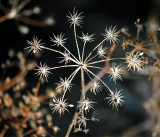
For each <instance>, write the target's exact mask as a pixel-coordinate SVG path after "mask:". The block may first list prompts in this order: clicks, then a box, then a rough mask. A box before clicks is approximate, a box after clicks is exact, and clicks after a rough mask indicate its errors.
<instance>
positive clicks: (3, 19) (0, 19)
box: [0, 14, 8, 23]
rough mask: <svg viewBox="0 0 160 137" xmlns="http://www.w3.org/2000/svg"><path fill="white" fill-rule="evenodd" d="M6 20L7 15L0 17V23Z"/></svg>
mask: <svg viewBox="0 0 160 137" xmlns="http://www.w3.org/2000/svg"><path fill="white" fill-rule="evenodd" d="M7 19H8V15H7V14H6V15H4V16H2V17H0V23H2V22H4V21H6V20H7Z"/></svg>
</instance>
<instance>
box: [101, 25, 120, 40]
mask: <svg viewBox="0 0 160 137" xmlns="http://www.w3.org/2000/svg"><path fill="white" fill-rule="evenodd" d="M116 31H117V28H116V26H115V27H113V28H112V26H111V27H109V29H108V28H107V27H106V30H105V34H103V35H104V37H105V38H106V39H107V40H109V42H110V43H115V42H117V41H118V38H117V37H118V36H119V35H118V34H119V31H118V32H116Z"/></svg>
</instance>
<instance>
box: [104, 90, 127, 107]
mask: <svg viewBox="0 0 160 137" xmlns="http://www.w3.org/2000/svg"><path fill="white" fill-rule="evenodd" d="M121 95H122V93H121V90H119V91H117V89H116V92H115V93H114V92H113V91H112V92H111V93H110V94H109V97H106V98H105V99H108V100H109V101H108V103H109V105H112V108H114V107H115V108H116V109H117V110H118V107H119V106H122V104H123V103H124V101H123V100H122V98H124V96H121Z"/></svg>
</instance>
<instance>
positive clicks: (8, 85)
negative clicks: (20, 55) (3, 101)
mask: <svg viewBox="0 0 160 137" xmlns="http://www.w3.org/2000/svg"><path fill="white" fill-rule="evenodd" d="M26 72H27V69H26V66H23V68H21V70H20V72H19V73H18V75H16V76H15V77H14V78H13V79H12V80H11V81H10V82H9V83H5V84H2V85H1V87H0V92H5V91H7V90H8V89H10V88H11V87H13V86H14V85H16V84H17V83H18V82H19V80H20V79H21V78H23V77H24V76H25V75H26Z"/></svg>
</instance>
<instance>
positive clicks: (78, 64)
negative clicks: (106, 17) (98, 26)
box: [26, 8, 144, 137]
mask: <svg viewBox="0 0 160 137" xmlns="http://www.w3.org/2000/svg"><path fill="white" fill-rule="evenodd" d="M81 15H82V12H81V13H78V10H76V8H74V10H73V13H71V12H69V15H67V19H68V21H69V22H70V27H73V33H74V39H75V45H76V49H77V54H78V58H77V57H76V56H75V55H74V54H73V53H72V52H71V51H70V50H69V49H68V48H67V46H65V44H66V40H67V38H65V35H64V34H63V33H60V34H58V35H55V34H53V37H52V38H51V41H52V42H53V43H54V44H53V45H52V46H57V47H62V48H63V49H64V52H62V51H59V50H55V49H53V48H50V47H46V46H44V44H43V43H41V40H40V39H38V38H37V37H35V36H34V37H33V41H27V42H28V44H29V45H30V46H28V47H26V49H28V51H29V52H31V53H38V52H41V51H42V50H49V51H52V52H55V53H58V54H60V55H61V56H62V57H59V58H61V59H62V60H61V61H59V63H65V65H62V66H56V67H48V66H47V64H44V65H42V64H41V63H40V66H39V65H36V66H37V67H38V69H36V70H37V73H36V74H37V75H39V76H40V78H44V79H45V80H46V81H48V76H49V74H50V73H51V70H55V69H60V68H71V67H72V68H75V70H74V71H73V72H72V73H71V74H70V76H69V77H68V78H66V77H65V78H64V79H63V78H61V77H60V82H59V83H58V85H59V88H61V89H62V90H63V95H62V97H59V98H53V102H52V103H51V106H52V112H53V113H54V112H58V113H59V114H60V115H61V114H63V113H64V112H65V111H69V110H68V109H69V107H73V105H72V104H69V103H67V99H65V95H66V93H67V91H68V90H69V91H70V90H71V88H72V85H74V84H73V82H72V81H73V79H74V78H75V76H76V75H77V73H78V72H80V74H81V88H82V89H81V96H80V100H79V101H78V103H77V110H76V112H75V115H74V117H73V120H72V122H71V124H70V125H69V128H68V131H67V133H66V137H68V136H69V134H70V132H71V130H72V127H73V126H74V127H77V126H78V129H77V128H76V129H75V132H77V131H83V132H85V133H87V131H88V129H87V128H86V123H85V122H84V121H86V120H87V118H85V114H86V113H87V112H88V111H89V110H90V109H93V105H94V104H95V102H93V101H91V100H89V99H88V98H86V93H87V91H88V90H89V89H90V91H91V92H93V93H94V94H95V95H96V93H98V92H99V91H101V90H102V87H105V88H106V89H107V90H108V91H109V97H106V98H105V99H108V100H109V101H108V103H109V104H110V105H112V107H113V108H114V107H115V108H116V109H117V110H118V107H119V106H122V104H123V103H124V101H123V96H122V93H121V90H118V91H117V90H116V91H115V92H114V91H113V90H111V89H110V87H109V86H108V85H107V84H106V83H105V82H104V81H103V80H102V79H101V78H102V76H104V74H106V73H108V74H110V75H109V77H110V79H111V80H113V81H114V82H115V83H116V80H118V79H119V80H122V76H121V74H122V72H124V71H125V70H123V67H120V65H115V66H113V67H111V68H110V67H109V62H110V61H118V60H122V61H125V60H126V62H125V63H127V67H128V69H130V70H132V69H133V71H135V70H138V71H141V70H142V68H143V65H144V63H143V60H142V58H141V57H140V56H141V54H142V53H139V52H136V54H131V55H127V56H126V58H111V55H112V53H113V51H114V49H115V47H116V42H118V41H119V39H118V37H119V36H120V35H119V33H120V32H121V31H117V28H116V26H115V27H112V26H111V27H109V28H108V27H106V29H105V33H104V34H103V36H104V39H103V40H102V41H101V42H100V43H99V44H97V45H96V46H95V48H93V49H92V50H91V52H90V53H89V54H88V55H87V57H86V56H85V55H86V54H85V48H86V44H87V43H88V42H92V41H94V40H95V38H94V36H95V35H94V34H91V35H89V34H88V33H86V34H84V33H82V36H81V37H78V36H77V31H76V29H77V27H81V24H82V23H83V21H82V19H83V18H84V17H83V16H81ZM78 38H80V39H81V40H82V42H83V47H82V48H81V47H80V45H79V43H78ZM108 41H109V43H110V44H112V45H111V48H110V49H109V48H108V47H103V45H104V42H108ZM80 49H82V52H81V51H80ZM94 54H95V55H94ZM107 54H108V55H107ZM106 56H107V57H106ZM96 59H98V60H97V61H95V60H96ZM104 62H105V66H104V67H103V68H101V67H99V66H98V64H99V63H104ZM72 63H74V64H72ZM92 69H98V70H100V72H99V74H97V75H96V74H94V73H93V72H92ZM85 76H88V77H89V78H90V80H91V82H89V85H87V86H85V85H86V82H85ZM92 77H94V79H93V78H92ZM85 119H86V120H85ZM82 121H83V122H82ZM82 127H83V129H82Z"/></svg>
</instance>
